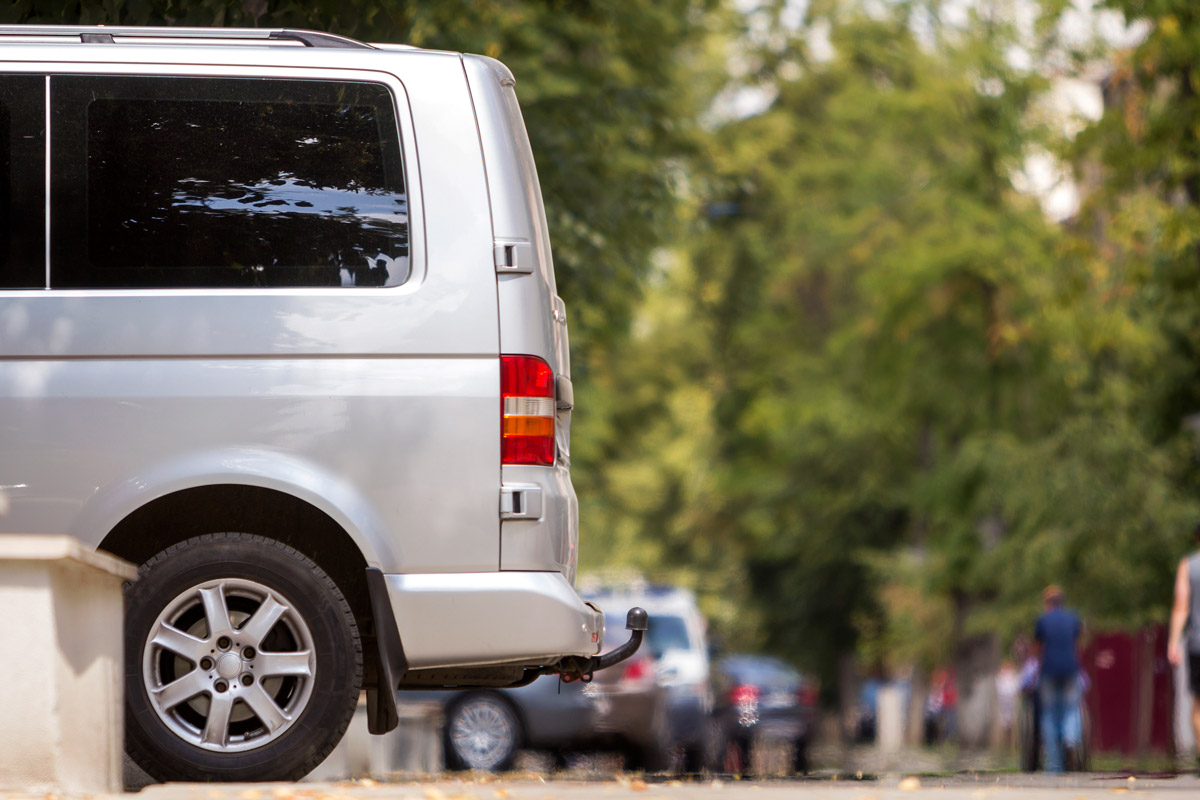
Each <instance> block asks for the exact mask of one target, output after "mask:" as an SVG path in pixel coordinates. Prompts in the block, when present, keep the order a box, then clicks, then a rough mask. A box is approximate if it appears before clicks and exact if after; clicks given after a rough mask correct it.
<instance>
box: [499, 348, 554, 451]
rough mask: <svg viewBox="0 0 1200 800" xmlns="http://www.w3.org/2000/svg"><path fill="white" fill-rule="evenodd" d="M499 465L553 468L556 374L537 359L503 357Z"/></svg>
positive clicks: (547, 365) (501, 365) (501, 366)
mask: <svg viewBox="0 0 1200 800" xmlns="http://www.w3.org/2000/svg"><path fill="white" fill-rule="evenodd" d="M500 463H502V464H536V465H539V466H546V467H550V466H554V371H553V370H552V369H550V365H549V364H547V363H546V362H545V361H543V360H542V359H540V358H538V357H537V356H500Z"/></svg>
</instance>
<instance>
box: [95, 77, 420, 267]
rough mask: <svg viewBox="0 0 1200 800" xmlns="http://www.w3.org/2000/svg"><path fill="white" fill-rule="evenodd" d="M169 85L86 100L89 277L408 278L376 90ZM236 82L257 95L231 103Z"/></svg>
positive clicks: (388, 138)
mask: <svg viewBox="0 0 1200 800" xmlns="http://www.w3.org/2000/svg"><path fill="white" fill-rule="evenodd" d="M141 80H142V81H143V82H153V81H155V79H141ZM158 83H163V81H162V80H159V81H158ZM172 83H173V85H175V86H177V87H180V88H181V90H182V91H180V92H178V93H177V94H176V95H175V96H166V97H162V96H159V97H155V96H149V97H132V98H131V97H109V98H105V97H100V98H98V99H94V100H92V101H91V102H90V103H88V107H87V123H86V124H87V166H86V170H87V200H86V205H87V220H88V222H87V260H88V261H89V262H90V265H91V268H92V275H93V278H92V280H90V281H88V282H89V283H93V284H98V285H112V283H111V281H110V280H109V279H108V278H106V276H105V273H106V271H107V272H110V273H111V272H113V271H119V272H120V273H122V274H124V280H123V281H121V283H122V284H123V285H137V286H189V285H190V286H392V285H396V284H398V283H402V282H404V280H405V279H406V278H407V277H408V205H407V198H406V195H405V190H404V185H403V180H402V177H401V173H400V171H399V170H398V169H388V165H387V163H386V162H387V160H388V158H389V154H388V153H387V152H386V149H387V148H389V147H390V148H392V149H393V155H392V156H391V157H392V158H393V159H396V158H398V143H397V142H396V141H395V133H394V131H395V125H394V121H393V120H392V117H391V114H390V103H391V98H390V95H389V94H388V92H387V90H386V89H384V88H383V87H378V86H363V85H354V84H342V85H339V84H332V86H338V87H339V88H341V91H340V92H339V94H338V97H337V99H338V100H339V102H314V101H313V100H312V99H313V95H314V94H315V92H314V91H313V90H314V88H315V87H318V86H323V87H324V89H325V92H324V93H325V94H328V87H330V86H331V84H323V85H322V84H318V83H315V82H308V83H306V82H300V81H277V82H250V81H240V82H239V81H226V80H215V79H208V80H204V79H197V80H186V81H178V80H176V81H173V82H172ZM238 83H241V84H243V85H245V86H246V89H247V91H246V92H245V93H244V94H243V95H242V96H244V97H249V98H253V99H229V97H228V96H229V95H230V94H237V92H236V91H234V92H231V91H230V87H229V85H230V84H238ZM264 83H270V84H273V86H274V94H273V96H271V95H270V93H269V92H268V97H265V98H262V97H261V95H262V94H264V92H263V91H262V88H261V87H263V84H264ZM218 85H219V86H218ZM214 86H215V88H216V89H218V90H219V91H205V90H206V88H210V87H214ZM280 87H282V88H280ZM252 88H253V89H256V90H258V91H257V92H256V93H257V94H258V95H260V97H255V96H254V94H255V93H252V92H251V91H250V90H251V89H252ZM159 94H161V93H159ZM205 94H210V95H215V97H214V96H210V97H205V96H203V95H205ZM179 95H183V97H182V98H180V97H179ZM189 95H190V96H189ZM381 111H383V112H385V113H383V114H381ZM381 117H382V118H381ZM389 128H390V130H389ZM131 270H136V273H134V277H133V278H132V279H131V277H130V271H131Z"/></svg>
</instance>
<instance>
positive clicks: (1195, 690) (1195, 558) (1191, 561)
mask: <svg viewBox="0 0 1200 800" xmlns="http://www.w3.org/2000/svg"><path fill="white" fill-rule="evenodd" d="M1192 537H1193V538H1194V539H1195V541H1196V543H1197V544H1198V545H1200V524H1197V525H1196V527H1195V528H1194V529H1193V530H1192ZM1185 636H1186V641H1185V638H1184V637H1185ZM1185 645H1186V651H1185V649H1184V648H1185ZM1185 652H1186V653H1187V670H1188V687H1189V688H1190V689H1191V691H1192V731H1193V732H1194V733H1195V734H1196V747H1197V751H1198V753H1200V700H1198V699H1197V695H1200V550H1196V551H1193V552H1192V553H1191V554H1190V555H1187V556H1184V558H1183V559H1181V560H1180V562H1179V569H1178V570H1176V572H1175V605H1174V607H1172V609H1171V635H1170V638H1169V639H1168V640H1167V660H1168V661H1170V662H1171V663H1172V664H1176V665H1177V664H1179V663H1181V662H1182V661H1183V659H1184V653H1185Z"/></svg>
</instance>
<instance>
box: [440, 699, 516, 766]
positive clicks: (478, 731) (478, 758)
mask: <svg viewBox="0 0 1200 800" xmlns="http://www.w3.org/2000/svg"><path fill="white" fill-rule="evenodd" d="M520 742H521V723H520V721H519V720H518V719H517V714H516V712H515V711H513V709H512V706H510V705H509V704H508V702H507V701H505V700H503V699H502V698H500V697H499V696H497V695H495V694H490V693H486V692H476V693H472V694H468V695H464V696H463V698H462V699H461V700H459V701H458V702H457V703H455V704H454V706H453V708H451V709H450V713H449V714H448V715H447V718H446V760H447V761H448V762H449V763H448V766H450V767H451V768H453V769H480V770H487V771H489V772H497V771H499V770H502V769H504V768H506V767H508V766H509V765H510V764H511V763H512V760H513V758H514V757H515V756H516V754H517V748H518V746H519V745H520Z"/></svg>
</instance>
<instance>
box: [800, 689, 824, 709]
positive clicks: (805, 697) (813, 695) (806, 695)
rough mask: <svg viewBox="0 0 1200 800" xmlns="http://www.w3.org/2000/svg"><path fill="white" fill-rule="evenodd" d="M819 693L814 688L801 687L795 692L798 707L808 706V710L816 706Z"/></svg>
mask: <svg viewBox="0 0 1200 800" xmlns="http://www.w3.org/2000/svg"><path fill="white" fill-rule="evenodd" d="M819 695H820V693H819V692H818V691H817V687H815V686H803V687H801V688H800V690H799V691H798V692H796V699H797V700H799V701H800V705H802V706H808V707H809V708H811V707H813V706H815V705H816V704H817V700H818V699H819Z"/></svg>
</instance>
